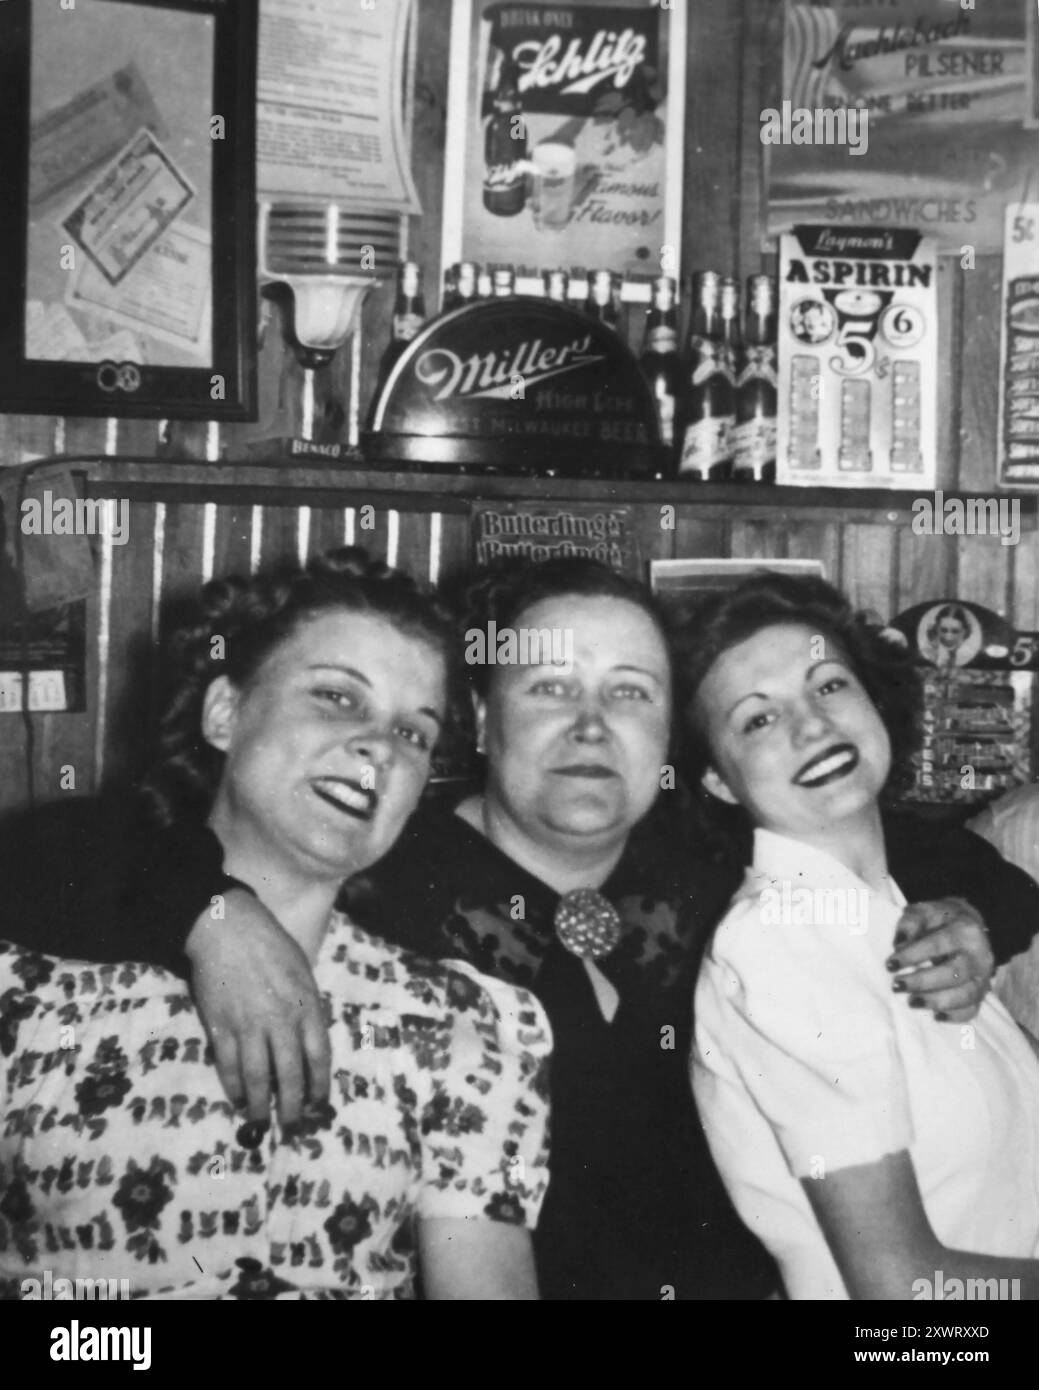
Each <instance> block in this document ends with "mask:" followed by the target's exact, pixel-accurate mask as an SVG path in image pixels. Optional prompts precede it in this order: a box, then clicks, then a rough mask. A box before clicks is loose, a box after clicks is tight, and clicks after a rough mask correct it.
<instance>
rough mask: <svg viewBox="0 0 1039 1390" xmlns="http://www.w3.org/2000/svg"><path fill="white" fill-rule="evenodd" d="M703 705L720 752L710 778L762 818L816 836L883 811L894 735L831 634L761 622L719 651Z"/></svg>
mask: <svg viewBox="0 0 1039 1390" xmlns="http://www.w3.org/2000/svg"><path fill="white" fill-rule="evenodd" d="M695 713H696V718H697V720H698V721H699V723H700V725H701V728H703V730H704V731H705V733H706V736H707V742H708V745H709V747H710V749H711V753H712V757H713V767H712V769H711V770H710V772H708V773H707V775H706V776H705V777H704V785H705V786H706V787H707V789H708V791H710V792H713V793H714V794H715V795H716V796H720V797H722V799H723V800H726V801H730V802H738V803H739V804H740V805H741V806H743V807H745V808H746V810H747V811H748V812H749V813H750V816H751V818H752V820H753V821H754V824H755V825H757V826H761V827H762V828H764V829H766V830H774V831H775V832H776V833H777V834H782V835H789V836H792V837H793V838H795V839H807V840H816V839H819V838H820V837H822V838H826V837H828V836H829V835H831V834H833V833H839V832H840V830H841V829H842V827H844V826H846V825H848V824H850V823H852V822H854V821H856V820H858V819H859V818H861V817H863V816H865V817H872V816H875V814H876V799H877V796H878V795H879V793H880V791H881V789H882V788H883V786H884V783H885V782H886V780H887V775H888V771H889V769H890V766H891V743H890V740H889V738H888V735H887V731H886V729H885V728H884V725H883V723H882V721H881V718H880V715H879V714H878V713H877V710H876V707H875V706H874V704H873V702H872V700H871V699H870V697H869V695H868V694H867V693H866V691H865V689H864V688H863V686H862V683H861V682H860V681H859V679H858V677H857V676H856V675H855V673H854V671H853V670H852V668H851V666H850V665H849V663H848V660H847V658H846V657H845V655H844V653H843V652H842V651H840V650H839V649H838V647H837V646H836V644H835V643H833V642H832V641H831V640H829V639H826V640H825V641H823V640H822V639H820V637H819V636H818V634H817V633H814V632H813V631H812V630H811V629H810V628H808V627H804V626H802V625H800V624H782V625H777V626H773V627H767V628H763V629H762V630H761V631H760V632H758V633H755V635H754V636H753V637H750V638H748V639H747V640H746V641H745V642H741V643H739V644H738V645H736V646H734V647H730V648H729V650H728V651H727V652H725V653H724V654H723V655H722V656H720V657H719V658H718V660H717V661H716V662H715V664H714V665H713V666H712V667H711V670H710V671H709V673H708V675H707V677H706V679H705V680H704V681H703V683H702V685H701V686H700V689H699V692H698V694H697V697H696V705H695Z"/></svg>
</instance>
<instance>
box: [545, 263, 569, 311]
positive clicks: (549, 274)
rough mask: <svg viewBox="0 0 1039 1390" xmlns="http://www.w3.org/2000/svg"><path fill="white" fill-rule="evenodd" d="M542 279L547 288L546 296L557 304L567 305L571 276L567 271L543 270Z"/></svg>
mask: <svg viewBox="0 0 1039 1390" xmlns="http://www.w3.org/2000/svg"><path fill="white" fill-rule="evenodd" d="M541 279H542V282H543V284H544V286H545V296H546V298H548V299H554V300H555V301H556V303H557V304H565V303H566V300H567V295H568V294H569V292H570V276H569V275H568V274H567V272H566V271H565V270H543V271H542V272H541Z"/></svg>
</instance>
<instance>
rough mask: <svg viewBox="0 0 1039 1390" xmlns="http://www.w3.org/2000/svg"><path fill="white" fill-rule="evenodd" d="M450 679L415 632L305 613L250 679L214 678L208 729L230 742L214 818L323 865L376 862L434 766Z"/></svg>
mask: <svg viewBox="0 0 1039 1390" xmlns="http://www.w3.org/2000/svg"><path fill="white" fill-rule="evenodd" d="M445 680H446V674H445V669H444V662H443V659H442V658H441V656H440V655H439V653H438V652H436V651H434V650H433V648H432V647H431V646H430V645H429V643H428V642H426V641H424V640H423V639H422V638H421V637H417V636H409V635H406V634H404V633H402V632H400V631H398V629H397V628H395V627H394V626H392V625H391V624H390V623H388V622H387V621H385V620H384V619H382V618H379V617H375V616H372V615H368V614H362V613H352V612H349V611H344V610H335V611H329V612H323V613H320V614H319V615H317V616H315V617H313V618H310V619H308V620H306V621H305V622H303V623H301V624H300V625H299V626H298V627H297V628H296V630H295V631H294V632H293V633H291V634H290V635H289V636H288V637H287V638H286V639H285V640H284V641H283V642H282V643H281V644H280V645H279V646H278V647H276V648H275V649H274V650H273V651H272V652H271V653H270V654H269V655H268V656H267V658H266V659H265V660H264V662H263V663H262V665H261V666H260V668H259V670H258V671H257V672H256V674H255V676H254V677H253V678H252V680H250V681H249V682H248V683H247V685H246V686H245V687H244V689H242V690H237V689H236V688H235V687H234V686H233V685H231V683H230V682H229V681H228V680H227V679H226V678H223V677H222V678H220V680H218V681H214V683H213V685H211V686H210V688H209V691H208V692H207V696H206V706H205V711H204V718H203V732H204V733H205V736H206V738H207V739H208V741H209V742H210V743H212V744H213V745H214V747H217V748H221V749H222V750H223V751H224V752H225V753H226V755H227V756H226V761H225V764H224V770H223V775H222V778H221V782H220V787H219V789H218V791H217V796H216V801H215V803H214V808H213V815H212V818H211V819H212V823H213V826H214V828H215V829H216V830H217V833H218V834H219V835H220V837H221V839H222V840H223V841H224V843H225V846H226V845H227V843H228V840H229V839H231V840H233V841H234V842H235V843H236V844H239V845H245V846H248V849H249V851H250V853H251V855H252V857H254V858H255V857H256V855H257V854H259V855H261V856H262V857H263V860H264V862H267V863H269V864H270V865H271V867H272V869H274V868H276V866H278V865H279V864H281V865H283V866H285V867H287V868H290V870H291V872H293V873H294V874H295V875H297V876H298V875H300V874H302V875H303V876H304V877H307V876H309V877H317V878H321V879H328V878H336V879H341V878H344V877H346V876H347V875H349V874H353V873H356V872H358V871H359V870H361V869H364V868H367V867H368V866H369V865H370V864H372V863H374V862H375V861H376V860H377V859H379V858H380V857H381V856H382V855H383V854H385V853H386V851H387V850H388V849H389V848H390V846H391V845H392V844H393V842H394V841H395V840H396V838H397V836H398V835H399V834H400V832H401V830H402V828H403V826H404V822H405V821H406V820H407V818H408V816H409V815H410V814H411V812H412V811H413V810H414V809H415V805H416V803H417V801H418V798H419V796H420V794H421V792H422V788H423V787H424V785H425V783H426V780H427V778H428V776H429V763H430V755H431V753H432V750H433V745H434V743H435V742H436V738H437V734H438V732H439V729H440V724H441V722H442V720H443V715H444V704H445Z"/></svg>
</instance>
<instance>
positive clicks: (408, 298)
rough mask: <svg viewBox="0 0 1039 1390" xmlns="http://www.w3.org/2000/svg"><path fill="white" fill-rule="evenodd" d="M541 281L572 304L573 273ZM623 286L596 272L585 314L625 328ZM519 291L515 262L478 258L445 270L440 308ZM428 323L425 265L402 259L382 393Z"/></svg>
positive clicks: (547, 274) (550, 273) (551, 273)
mask: <svg viewBox="0 0 1039 1390" xmlns="http://www.w3.org/2000/svg"><path fill="white" fill-rule="evenodd" d="M541 279H542V284H543V286H544V293H545V296H546V297H547V298H548V299H554V300H557V301H559V302H560V303H566V302H567V299H568V296H569V293H570V276H569V275H568V274H567V272H566V271H565V270H546V271H544V272H543V273H542V277H541ZM673 283H674V282H673V281H672V284H673ZM623 284H624V282H623V280H622V278H621V276H619V275H615V274H613V273H612V272H611V271H608V270H594V271H592V272H591V273H590V274H589V276H588V297H587V299H586V300H585V304H584V310H585V313H586V314H589V315H591V317H593V318H596V319H599V320H600V321H601V322H603V323H605V324H607V325H608V326H609V327H611V328H613V329H619V327H620V317H621V292H622V289H623ZM515 293H516V272H515V270H514V268H513V267H512V266H511V265H495V266H488V267H486V269H484V268H483V267H481V266H479V265H477V264H476V262H475V261H461V262H460V263H459V264H458V265H453V266H451V267H450V268H449V269H448V270H447V271H445V273H444V295H443V299H442V300H441V305H440V312H441V313H443V314H446V313H448V312H449V311H450V310H452V309H459V308H461V307H462V306H463V305H465V304H470V303H474V302H475V301H476V300H480V299H508V298H510V297H511V296H512V295H514V294H515ZM425 322H426V297H425V294H424V292H423V288H422V268H421V266H419V265H418V264H417V263H416V262H415V261H402V262H401V264H400V267H399V268H398V271H397V297H396V299H395V300H394V305H393V321H392V326H391V330H390V341H389V343H388V344H387V346H386V351H385V352H384V353H383V357H382V361H381V362H380V364H379V384H378V387H377V389H376V395H378V392H379V390H381V388H382V385H383V383H384V382H385V381H386V379H387V377H388V376H389V374H390V371H391V370H392V368H393V365H394V363H395V362H396V361H397V358H398V357H400V356H401V355H402V354H403V353H404V351H405V349H406V348H407V346H408V344H409V343H410V342H411V341H412V339H413V338H415V337H416V336H417V335H418V332H419V329H421V328H422V327H423V325H424V324H425Z"/></svg>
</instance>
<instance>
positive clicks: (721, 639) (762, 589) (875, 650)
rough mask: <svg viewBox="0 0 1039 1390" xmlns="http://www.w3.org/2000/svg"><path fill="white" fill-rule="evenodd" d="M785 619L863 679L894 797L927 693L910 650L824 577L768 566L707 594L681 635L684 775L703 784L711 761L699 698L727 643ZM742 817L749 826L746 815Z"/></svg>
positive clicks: (904, 782) (904, 780) (905, 781)
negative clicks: (883, 736)
mask: <svg viewBox="0 0 1039 1390" xmlns="http://www.w3.org/2000/svg"><path fill="white" fill-rule="evenodd" d="M780 623H798V624H800V625H802V626H804V627H808V628H810V629H811V630H812V631H813V632H817V633H818V634H819V635H820V636H821V637H824V638H826V639H827V640H828V641H830V642H832V643H833V644H834V645H835V646H836V647H837V648H838V649H839V650H840V652H841V653H842V654H843V656H844V657H845V658H846V659H847V660H848V662H849V664H850V666H851V669H852V670H853V671H854V673H855V675H856V676H857V677H858V679H859V680H860V681H861V682H862V685H863V687H864V688H865V690H866V692H867V694H868V695H869V697H870V699H871V700H872V701H873V704H874V705H875V706H876V709H877V713H878V714H879V715H880V718H881V720H882V721H883V723H884V727H885V728H886V730H887V733H888V737H889V738H890V740H891V771H890V773H889V775H888V779H887V783H886V784H885V787H884V793H883V795H884V798H885V799H886V800H889V799H891V798H892V797H893V796H894V795H896V794H897V793H898V792H899V791H901V790H903V789H904V788H905V787H906V786H908V785H909V784H910V783H911V780H912V770H911V765H910V758H911V755H912V753H913V752H914V751H915V749H916V747H917V744H918V742H919V737H920V713H921V708H922V705H921V698H922V693H921V687H920V680H919V677H918V675H917V673H916V671H915V669H914V668H913V665H912V658H911V656H910V654H909V652H908V650H907V648H906V647H905V645H904V644H901V643H897V642H895V641H893V640H892V639H891V638H889V637H887V636H886V635H885V632H884V629H882V628H881V627H879V626H878V625H877V624H875V623H871V622H869V621H868V620H867V619H866V617H865V616H864V615H863V614H861V613H857V612H856V611H855V610H854V609H853V607H852V605H851V604H850V603H849V601H848V600H847V599H846V598H845V597H844V595H843V594H841V593H840V592H839V591H838V590H837V589H835V588H834V587H833V586H832V585H831V584H827V583H826V582H825V581H824V580H822V579H817V578H815V577H813V576H802V575H787V574H773V573H770V572H768V571H767V570H766V571H762V572H761V573H760V574H754V575H751V576H750V577H749V578H747V579H745V580H744V581H743V582H742V583H740V584H739V585H738V586H737V587H736V588H734V589H731V590H729V591H727V592H724V593H720V594H713V595H711V596H710V597H709V598H707V599H705V600H704V601H703V602H702V603H701V604H699V605H698V606H697V607H695V608H694V609H692V610H691V611H690V612H689V613H688V615H687V617H686V620H685V622H684V624H683V626H682V628H681V630H680V631H679V632H678V633H677V634H676V641H675V680H676V688H677V703H676V710H677V712H678V722H680V723H681V725H682V734H683V742H682V762H683V769H684V771H685V773H686V776H687V777H688V778H689V780H690V781H691V782H692V783H693V784H694V785H698V784H699V781H700V778H701V777H702V775H703V773H704V772H705V771H706V770H707V768H708V767H710V766H711V763H712V754H711V750H710V748H709V747H708V745H707V740H706V736H705V734H704V731H703V729H702V728H701V726H700V722H699V719H698V717H697V713H696V697H697V694H698V693H699V690H700V687H701V685H702V684H703V682H704V679H705V678H706V676H707V674H708V672H709V671H710V670H711V668H712V666H713V665H714V664H715V662H716V661H717V660H718V658H719V657H720V656H722V655H723V654H724V653H725V652H727V651H729V649H730V648H732V647H735V646H737V645H738V644H739V643H741V642H745V641H746V640H747V639H748V638H750V637H753V636H754V635H755V634H756V633H758V632H761V631H762V630H763V629H764V628H767V627H774V626H775V625H777V624H780ZM714 802H715V798H713V797H708V798H706V802H705V805H706V804H708V803H709V804H710V805H711V811H712V813H713V812H714V809H715V806H714ZM726 818H728V820H729V824H730V825H732V824H734V822H733V821H732V818H731V817H727V813H726V812H722V813H721V816H720V819H726ZM715 819H716V820H717V819H719V817H716V818H715ZM741 819H742V821H743V822H744V824H745V822H746V817H741Z"/></svg>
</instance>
